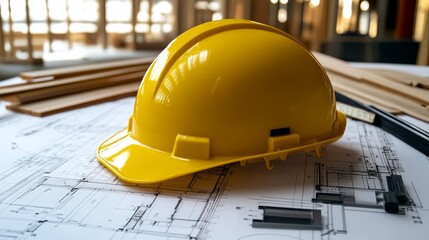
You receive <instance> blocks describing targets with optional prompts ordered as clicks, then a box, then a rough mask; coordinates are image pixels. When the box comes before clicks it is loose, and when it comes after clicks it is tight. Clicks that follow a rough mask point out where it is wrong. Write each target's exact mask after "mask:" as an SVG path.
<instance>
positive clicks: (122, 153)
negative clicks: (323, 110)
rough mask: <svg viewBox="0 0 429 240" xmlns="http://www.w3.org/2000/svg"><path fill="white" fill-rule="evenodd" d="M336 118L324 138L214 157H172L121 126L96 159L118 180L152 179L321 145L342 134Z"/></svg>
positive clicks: (343, 122)
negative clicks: (260, 151)
mask: <svg viewBox="0 0 429 240" xmlns="http://www.w3.org/2000/svg"><path fill="white" fill-rule="evenodd" d="M336 121H337V124H338V125H337V126H338V127H337V129H336V130H335V132H333V133H332V136H330V137H329V138H328V139H325V140H323V141H319V142H316V143H312V144H308V145H303V146H299V147H295V148H291V149H285V150H281V151H276V152H268V153H263V154H259V155H253V156H230V157H214V158H211V159H209V160H201V159H183V158H178V157H174V156H173V155H172V154H171V153H169V152H162V151H159V150H156V149H153V148H150V147H149V146H145V145H143V144H141V143H140V142H138V141H136V140H135V139H133V138H132V136H131V135H130V133H129V132H128V129H124V130H121V131H120V132H118V133H116V134H115V135H113V136H112V137H111V138H109V139H107V140H106V141H105V142H103V143H102V144H101V145H100V146H99V147H98V149H97V159H98V160H99V161H100V162H101V163H102V164H103V165H104V166H106V167H107V168H108V169H109V170H111V171H112V172H113V173H114V174H115V175H116V176H118V177H119V178H120V179H121V180H124V181H126V182H133V183H155V182H161V181H164V180H167V179H171V178H175V177H179V176H183V175H187V174H191V173H195V172H198V171H202V170H206V169H210V168H213V167H218V166H222V165H225V164H230V163H235V162H243V161H247V160H251V159H257V158H265V159H272V158H273V157H277V156H282V155H287V154H288V153H291V152H298V151H312V150H315V149H320V147H321V146H325V145H327V144H329V143H332V142H335V141H337V140H338V139H339V138H341V136H342V135H343V133H344V130H345V127H346V117H345V115H344V114H343V113H341V112H338V111H337V120H336ZM266 161H268V160H266Z"/></svg>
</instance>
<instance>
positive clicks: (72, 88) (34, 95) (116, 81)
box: [2, 72, 144, 104]
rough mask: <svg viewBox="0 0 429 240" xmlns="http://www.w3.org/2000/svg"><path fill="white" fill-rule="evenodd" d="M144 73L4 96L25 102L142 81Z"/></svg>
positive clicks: (10, 100) (17, 102)
mask: <svg viewBox="0 0 429 240" xmlns="http://www.w3.org/2000/svg"><path fill="white" fill-rule="evenodd" d="M143 74H144V73H140V72H137V73H130V74H126V75H119V76H112V77H108V78H101V79H96V80H92V81H85V82H77V83H72V84H66V85H59V86H54V87H48V88H41V89H36V90H33V91H28V92H23V93H20V94H14V95H9V96H5V97H2V99H3V100H5V101H9V102H12V103H14V104H23V103H29V102H34V101H38V100H43V99H48V98H52V97H58V96H63V95H67V94H72V93H77V92H83V91H88V90H92V89H98V88H103V87H109V86H114V85H120V84H124V83H129V82H141V80H142V77H143Z"/></svg>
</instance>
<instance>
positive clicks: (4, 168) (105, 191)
mask: <svg viewBox="0 0 429 240" xmlns="http://www.w3.org/2000/svg"><path fill="white" fill-rule="evenodd" d="M133 103H134V99H133V98H127V99H123V100H119V101H113V102H108V103H104V104H99V105H96V106H91V107H87V108H82V109H79V110H75V111H69V112H66V113H61V114H56V115H52V116H49V117H45V118H34V117H29V116H25V115H21V114H10V115H5V116H3V117H1V118H0V136H1V138H0V153H1V155H0V164H1V167H0V239H10V240H13V239H17V240H18V239H73V240H74V239H79V240H83V239H112V240H137V239H166V240H167V239H168V240H170V239H246V240H254V239H379V238H380V239H404V238H409V239H427V236H428V235H429V191H428V190H429V188H428V185H427V183H428V182H429V158H428V157H427V156H424V155H423V154H420V153H419V152H416V151H415V150H413V149H412V148H411V147H409V146H408V145H406V144H404V143H403V142H401V141H399V140H397V139H395V138H394V137H393V136H391V135H390V134H388V133H386V132H384V131H382V130H380V129H378V128H376V127H374V126H372V125H369V124H366V123H362V122H358V121H354V120H350V119H349V121H348V125H347V129H346V134H345V135H344V137H343V138H342V139H341V140H340V141H339V142H336V143H334V144H332V145H329V146H328V147H327V149H326V155H325V156H323V157H322V158H317V157H316V156H315V155H314V154H313V153H311V152H309V153H299V154H292V155H290V156H289V157H288V158H287V159H286V160H285V161H281V160H278V161H274V162H273V163H274V168H273V169H272V170H267V169H266V168H265V164H264V163H263V162H261V163H254V164H249V165H247V166H245V167H241V166H240V165H239V164H232V165H227V166H223V167H219V168H214V169H210V170H207V171H204V172H198V173H196V174H192V175H187V176H184V177H180V178H176V179H172V180H169V181H166V182H162V183H160V184H152V185H138V184H129V183H125V182H121V181H120V180H119V179H117V178H116V176H115V175H113V174H112V173H110V171H108V170H107V169H106V168H105V167H104V166H102V165H101V164H100V163H99V162H98V161H97V159H96V157H95V151H96V148H97V146H98V145H99V143H100V142H101V141H103V140H104V139H106V138H107V137H108V136H110V135H111V134H112V133H114V132H117V131H119V130H120V129H122V128H124V127H125V126H126V123H127V119H128V117H129V115H130V114H131V112H132V107H133ZM395 184H396V185H395ZM395 186H396V188H395ZM392 188H395V189H400V190H401V191H399V190H398V191H399V192H400V193H398V191H396V192H397V194H396V195H395V198H394V199H393V200H391V199H390V196H391V195H392ZM389 194H390V195H389ZM395 201H396V202H395ZM390 204H392V205H390ZM386 207H387V209H388V211H390V213H389V212H386ZM270 214H271V215H270Z"/></svg>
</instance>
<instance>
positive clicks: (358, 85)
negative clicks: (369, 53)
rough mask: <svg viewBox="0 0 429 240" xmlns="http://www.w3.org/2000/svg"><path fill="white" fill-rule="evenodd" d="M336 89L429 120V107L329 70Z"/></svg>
mask: <svg viewBox="0 0 429 240" xmlns="http://www.w3.org/2000/svg"><path fill="white" fill-rule="evenodd" d="M328 75H329V78H330V79H331V82H332V84H333V85H334V88H335V89H340V90H341V91H343V92H346V93H350V94H353V95H356V96H359V97H361V98H364V99H368V100H370V101H372V102H374V103H378V104H380V105H382V106H386V107H388V108H393V109H398V110H400V111H402V112H404V113H406V114H408V115H410V116H413V117H415V118H418V119H421V120H423V121H426V122H429V109H428V108H427V107H426V106H424V105H422V104H419V103H418V102H416V101H413V100H411V99H409V98H407V97H404V96H402V95H399V94H395V93H392V92H389V91H384V90H383V89H380V88H378V87H374V86H373V85H370V84H368V83H366V82H357V81H354V80H350V79H348V78H346V77H344V76H341V75H339V74H335V73H331V72H328Z"/></svg>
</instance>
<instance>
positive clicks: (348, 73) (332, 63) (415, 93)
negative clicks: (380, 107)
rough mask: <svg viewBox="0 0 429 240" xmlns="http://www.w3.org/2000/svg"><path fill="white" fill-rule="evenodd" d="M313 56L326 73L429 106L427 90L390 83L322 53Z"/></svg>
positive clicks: (383, 78) (315, 53)
mask: <svg viewBox="0 0 429 240" xmlns="http://www.w3.org/2000/svg"><path fill="white" fill-rule="evenodd" d="M313 54H314V55H315V57H316V58H317V60H319V62H320V63H321V64H322V66H323V67H324V68H325V70H326V71H328V72H332V73H335V74H339V75H342V76H345V77H347V78H349V79H354V80H356V81H363V82H366V83H369V84H371V85H373V86H378V87H379V88H383V89H384V90H386V91H390V92H394V93H396V94H400V95H402V96H405V97H407V98H410V99H414V100H416V101H418V102H419V103H422V104H429V92H428V91H427V90H424V89H420V88H415V87H411V86H407V85H404V84H401V83H398V82H394V81H391V80H389V79H386V78H385V77H382V76H379V75H376V74H373V73H371V72H368V71H364V70H361V69H358V68H355V67H353V66H350V65H349V64H348V63H346V62H344V61H342V60H340V59H337V58H334V57H330V56H328V55H325V54H322V53H318V52H313Z"/></svg>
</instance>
